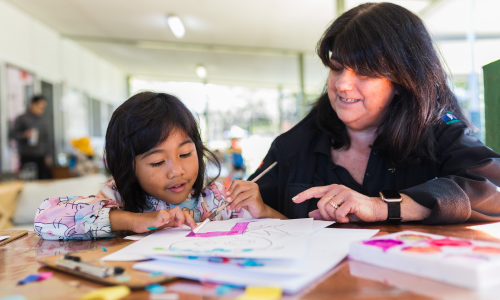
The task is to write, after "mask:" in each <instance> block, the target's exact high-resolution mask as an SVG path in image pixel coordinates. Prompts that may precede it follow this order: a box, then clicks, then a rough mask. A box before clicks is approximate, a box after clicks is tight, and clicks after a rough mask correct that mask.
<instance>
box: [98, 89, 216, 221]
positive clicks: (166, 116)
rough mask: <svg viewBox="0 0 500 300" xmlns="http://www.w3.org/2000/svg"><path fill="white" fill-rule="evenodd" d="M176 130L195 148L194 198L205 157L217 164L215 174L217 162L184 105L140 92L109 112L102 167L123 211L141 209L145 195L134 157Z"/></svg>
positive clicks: (161, 95)
mask: <svg viewBox="0 0 500 300" xmlns="http://www.w3.org/2000/svg"><path fill="white" fill-rule="evenodd" d="M177 130H181V131H183V132H185V133H186V134H187V135H188V136H189V137H190V138H191V140H192V141H193V142H194V144H195V147H196V152H197V154H198V165H199V169H198V177H197V178H196V181H195V183H194V185H193V189H194V197H196V198H197V197H199V196H200V194H201V192H202V189H203V186H204V184H205V177H206V174H205V172H206V167H205V159H207V160H208V161H210V162H212V163H213V164H215V166H216V167H218V169H219V174H220V163H219V161H218V160H217V158H216V157H215V156H214V154H213V153H212V152H210V151H209V150H208V149H207V148H206V147H205V146H204V145H203V142H202V141H201V136H200V130H199V128H198V123H197V122H196V120H195V118H194V116H193V114H192V113H191V112H190V111H189V110H188V109H187V107H186V106H185V105H184V104H183V103H182V102H181V101H180V100H179V99H178V98H176V97H174V96H172V95H169V94H165V93H153V92H141V93H138V94H136V95H134V96H132V97H131V98H130V99H128V100H127V101H125V102H124V103H123V104H122V105H120V106H119V107H118V108H117V109H116V110H115V112H114V113H113V116H112V117H111V121H110V122H109V125H108V129H107V131H106V146H105V155H106V169H107V170H108V172H109V173H110V174H111V175H112V176H113V178H114V180H115V184H116V188H117V189H118V192H119V193H120V195H121V197H122V200H123V205H124V209H125V210H127V211H131V212H142V211H143V210H144V206H145V203H146V200H147V197H148V195H147V194H146V192H144V190H143V189H142V188H141V186H140V185H139V182H138V180H137V178H136V176H135V168H136V165H135V157H136V156H138V155H141V154H143V153H146V152H147V151H149V150H151V149H152V148H154V147H156V146H158V145H160V144H161V143H163V142H164V141H166V140H167V138H168V137H169V136H170V134H171V133H174V132H175V131H177ZM217 177H218V175H217ZM217 177H215V178H212V179H211V180H215V179H216V178H217ZM208 184H209V183H208Z"/></svg>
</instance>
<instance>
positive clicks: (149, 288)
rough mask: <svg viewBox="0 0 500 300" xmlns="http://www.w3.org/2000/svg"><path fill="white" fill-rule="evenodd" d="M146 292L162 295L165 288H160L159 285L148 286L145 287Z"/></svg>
mask: <svg viewBox="0 0 500 300" xmlns="http://www.w3.org/2000/svg"><path fill="white" fill-rule="evenodd" d="M145 289H146V291H148V292H150V293H151V294H163V293H165V292H166V291H167V288H166V287H164V286H161V285H160V284H158V283H156V284H152V285H148V286H146V287H145Z"/></svg>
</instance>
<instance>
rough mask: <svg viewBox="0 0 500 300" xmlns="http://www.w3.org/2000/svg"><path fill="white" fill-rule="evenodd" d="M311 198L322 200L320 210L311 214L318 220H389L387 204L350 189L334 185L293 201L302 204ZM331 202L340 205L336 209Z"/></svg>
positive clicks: (316, 189) (312, 190)
mask: <svg viewBox="0 0 500 300" xmlns="http://www.w3.org/2000/svg"><path fill="white" fill-rule="evenodd" d="M311 198H321V199H320V200H319V202H318V209H317V210H314V211H312V212H310V213H309V216H310V217H312V218H314V219H316V220H327V221H336V222H339V223H349V222H356V221H359V220H361V221H364V222H376V221H385V220H386V219H387V204H386V203H384V202H383V201H382V200H381V199H380V198H378V197H368V196H365V195H362V194H360V193H358V192H355V191H353V190H351V189H350V188H348V187H346V186H344V185H339V184H332V185H328V186H320V187H313V188H310V189H308V190H306V191H304V192H302V193H300V194H298V195H297V196H295V197H293V198H292V200H293V202H295V203H301V202H304V201H305V200H308V199H311ZM329 201H332V202H333V203H335V204H337V205H338V208H334V207H333V206H332V205H331V204H330V203H329Z"/></svg>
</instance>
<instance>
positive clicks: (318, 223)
mask: <svg viewBox="0 0 500 300" xmlns="http://www.w3.org/2000/svg"><path fill="white" fill-rule="evenodd" d="M334 223H335V222H334V221H322V220H314V221H313V226H312V230H311V232H316V231H319V230H321V229H323V228H325V227H328V226H330V225H332V224H334ZM198 224H200V223H198ZM184 226H185V228H186V229H187V228H188V227H187V226H186V225H184ZM151 234H152V233H149V232H145V233H138V234H134V235H129V236H126V237H124V239H126V240H132V241H138V240H141V239H143V238H145V237H147V236H148V235H151Z"/></svg>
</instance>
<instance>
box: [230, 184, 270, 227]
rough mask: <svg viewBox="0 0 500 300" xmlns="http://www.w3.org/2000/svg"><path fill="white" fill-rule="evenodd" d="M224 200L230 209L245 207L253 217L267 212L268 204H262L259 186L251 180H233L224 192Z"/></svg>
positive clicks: (263, 215) (261, 215)
mask: <svg viewBox="0 0 500 300" xmlns="http://www.w3.org/2000/svg"><path fill="white" fill-rule="evenodd" d="M226 201H227V202H230V203H231V204H230V205H229V209H230V210H236V211H239V210H240V209H242V208H244V209H246V210H247V211H248V212H249V213H250V214H251V215H252V217H254V218H262V217H265V216H266V215H267V214H268V212H269V211H268V208H269V207H268V206H267V205H265V204H264V201H263V200H262V196H261V195H260V190H259V186H258V185H257V184H256V183H253V182H251V181H244V180H234V181H233V183H231V187H230V188H229V190H228V191H227V192H226Z"/></svg>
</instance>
